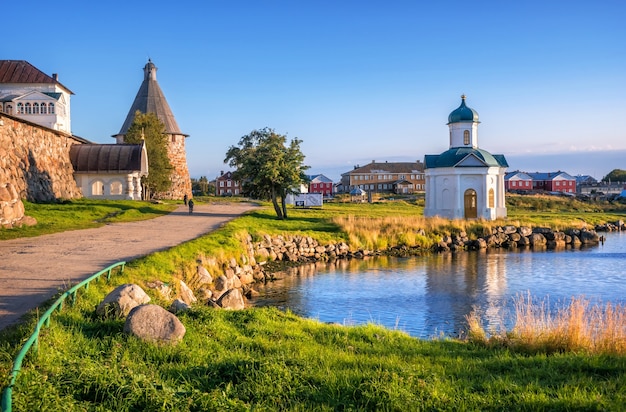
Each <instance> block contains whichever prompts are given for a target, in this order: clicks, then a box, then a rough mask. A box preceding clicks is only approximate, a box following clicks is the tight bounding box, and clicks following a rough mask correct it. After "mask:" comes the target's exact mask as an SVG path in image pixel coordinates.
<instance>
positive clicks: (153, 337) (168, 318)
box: [124, 305, 187, 344]
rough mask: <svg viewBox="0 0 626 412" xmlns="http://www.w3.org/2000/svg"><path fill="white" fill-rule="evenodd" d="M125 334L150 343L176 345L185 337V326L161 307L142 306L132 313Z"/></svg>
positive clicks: (125, 327) (125, 326)
mask: <svg viewBox="0 0 626 412" xmlns="http://www.w3.org/2000/svg"><path fill="white" fill-rule="evenodd" d="M124 332H125V333H128V334H130V335H133V336H137V337H138V338H140V339H142V340H145V341H149V342H163V343H171V344H176V343H178V342H180V341H181V340H182V339H183V337H184V336H185V332H187V330H186V329H185V325H183V324H182V322H181V321H180V320H179V319H178V318H177V317H176V316H175V315H174V314H172V313H170V312H168V311H167V310H165V309H163V308H162V307H160V306H159V305H141V306H137V307H136V308H134V309H133V310H131V311H130V313H129V314H128V317H127V318H126V323H125V324H124Z"/></svg>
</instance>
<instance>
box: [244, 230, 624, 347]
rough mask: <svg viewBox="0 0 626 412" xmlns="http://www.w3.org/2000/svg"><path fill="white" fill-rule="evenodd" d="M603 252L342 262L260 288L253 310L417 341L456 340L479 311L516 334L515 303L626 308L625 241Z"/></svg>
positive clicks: (619, 238) (617, 238)
mask: <svg viewBox="0 0 626 412" xmlns="http://www.w3.org/2000/svg"><path fill="white" fill-rule="evenodd" d="M605 236H606V238H607V240H606V242H605V243H604V244H600V245H598V246H593V247H588V248H584V249H564V250H555V251H548V250H546V251H531V250H529V249H522V250H519V251H514V252H511V251H501V250H490V251H488V252H484V251H483V252H460V253H443V254H437V255H432V256H423V257H411V258H391V257H372V258H368V259H364V260H359V259H352V260H339V261H336V262H334V263H332V264H327V263H316V264H309V265H305V266H302V267H299V268H296V269H293V270H290V271H288V272H285V273H283V274H279V275H278V276H279V277H280V279H279V280H277V281H274V282H270V283H268V284H266V285H257V290H258V291H259V292H260V296H259V297H258V298H255V299H254V300H252V301H251V304H252V305H254V306H269V305H271V306H277V307H279V308H283V309H286V308H288V309H290V310H291V311H292V312H294V313H296V314H298V315H300V316H303V317H309V318H315V319H318V320H320V321H322V322H330V323H339V324H344V325H355V324H363V323H376V324H379V325H383V326H385V327H387V328H389V329H399V330H402V331H405V332H407V333H409V334H410V335H412V336H415V337H420V338H432V337H439V336H442V335H444V336H458V334H459V333H460V332H461V331H464V330H465V326H466V321H465V316H466V315H467V314H469V313H470V312H471V311H472V309H473V308H476V309H478V310H479V312H480V313H482V315H483V318H484V319H485V322H486V328H487V329H489V328H490V327H496V326H498V325H500V324H502V322H504V324H505V326H507V327H510V326H511V325H510V313H511V312H512V309H513V302H514V298H515V297H516V296H519V295H520V294H528V293H530V295H531V296H532V299H533V301H536V302H540V301H542V300H543V301H545V302H546V303H548V304H549V305H550V306H558V305H562V304H566V303H568V302H569V300H570V299H571V298H572V297H580V296H584V297H585V298H587V299H589V300H591V301H593V302H600V303H606V302H613V303H619V304H625V303H626V270H624V269H625V267H626V233H609V234H605Z"/></svg>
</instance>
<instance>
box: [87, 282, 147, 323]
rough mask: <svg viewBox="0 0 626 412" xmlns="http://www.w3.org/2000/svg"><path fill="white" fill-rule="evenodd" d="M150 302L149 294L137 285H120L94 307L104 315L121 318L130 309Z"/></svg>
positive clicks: (99, 313)
mask: <svg viewBox="0 0 626 412" xmlns="http://www.w3.org/2000/svg"><path fill="white" fill-rule="evenodd" d="M148 302H150V296H148V295H147V294H146V292H144V290H143V289H142V288H141V287H140V286H139V285H134V284H130V283H127V284H124V285H120V286H118V287H117V288H115V290H113V291H112V292H111V293H109V294H108V295H107V296H106V297H105V298H104V300H103V301H102V302H100V304H99V305H98V307H97V308H96V313H97V314H98V315H100V316H104V317H107V318H109V317H113V318H123V317H124V316H126V315H128V314H129V313H130V311H131V310H132V309H133V308H135V307H137V306H139V305H143V304H144V303H148Z"/></svg>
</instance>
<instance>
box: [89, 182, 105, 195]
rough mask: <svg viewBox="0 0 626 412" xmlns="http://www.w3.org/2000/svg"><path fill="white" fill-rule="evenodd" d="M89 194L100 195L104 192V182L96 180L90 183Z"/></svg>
mask: <svg viewBox="0 0 626 412" xmlns="http://www.w3.org/2000/svg"><path fill="white" fill-rule="evenodd" d="M91 194H92V195H93V196H102V195H103V194H104V184H102V182H101V181H99V180H97V181H95V182H93V183H92V184H91Z"/></svg>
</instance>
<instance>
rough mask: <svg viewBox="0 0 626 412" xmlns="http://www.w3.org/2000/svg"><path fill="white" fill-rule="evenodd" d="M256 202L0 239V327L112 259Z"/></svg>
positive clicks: (154, 247)
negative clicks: (26, 236) (36, 235)
mask: <svg viewBox="0 0 626 412" xmlns="http://www.w3.org/2000/svg"><path fill="white" fill-rule="evenodd" d="M255 207H256V206H255V205H253V204H250V203H224V204H221V203H218V204H196V205H195V206H194V213H193V214H192V215H189V213H188V209H187V207H186V206H181V207H179V208H178V209H177V210H175V211H174V212H172V213H170V214H168V215H165V216H161V217H158V218H155V219H151V220H144V221H140V222H130V223H115V224H110V225H106V226H103V227H100V228H96V229H84V230H73V231H68V232H63V233H55V234H52V235H43V236H39V237H32V238H20V239H15V240H4V241H0V330H1V329H4V328H5V327H7V326H9V325H11V324H14V323H17V322H18V321H19V319H20V318H21V317H22V316H23V315H24V314H26V313H27V312H28V311H30V310H31V309H34V308H36V307H37V306H39V305H41V304H42V303H44V302H45V301H46V300H48V299H50V298H51V297H52V296H54V295H55V294H56V293H57V292H58V291H59V290H66V289H68V288H69V287H70V286H71V285H72V284H75V283H77V282H80V281H81V280H83V279H86V278H87V277H89V276H91V275H92V274H94V273H96V272H99V271H100V270H102V269H104V268H106V267H107V266H109V265H111V264H113V263H116V262H119V261H122V260H125V261H127V262H128V261H131V260H133V259H136V258H139V257H142V256H146V255H149V254H150V253H153V252H155V251H159V250H165V249H168V248H170V247H172V246H176V245H178V244H180V243H183V242H185V241H188V240H191V239H195V238H197V237H200V236H202V235H204V234H206V233H208V232H210V231H212V230H215V229H217V228H218V227H219V226H220V225H222V224H223V223H225V222H227V221H229V220H232V219H234V218H236V217H237V216H239V215H241V214H242V213H245V212H247V211H249V210H252V209H254V208H255Z"/></svg>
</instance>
